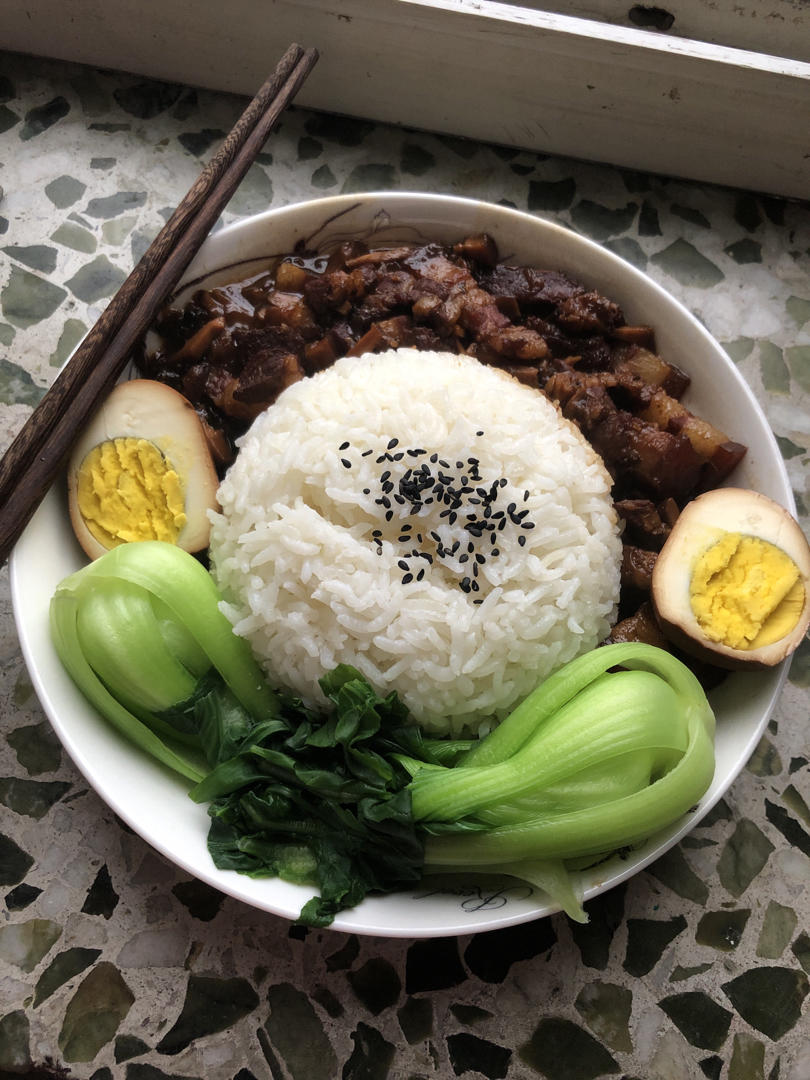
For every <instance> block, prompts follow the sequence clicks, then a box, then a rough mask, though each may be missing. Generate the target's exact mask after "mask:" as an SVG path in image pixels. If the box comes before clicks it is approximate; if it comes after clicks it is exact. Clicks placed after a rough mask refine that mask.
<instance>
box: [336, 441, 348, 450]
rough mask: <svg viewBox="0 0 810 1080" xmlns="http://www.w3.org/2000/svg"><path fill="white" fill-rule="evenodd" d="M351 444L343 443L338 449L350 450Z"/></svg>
mask: <svg viewBox="0 0 810 1080" xmlns="http://www.w3.org/2000/svg"><path fill="white" fill-rule="evenodd" d="M349 445H350V444H349V443H348V442H344V443H341V444H340V446H339V447H338V450H348V449H349Z"/></svg>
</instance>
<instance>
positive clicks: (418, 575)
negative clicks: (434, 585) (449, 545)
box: [416, 567, 425, 581]
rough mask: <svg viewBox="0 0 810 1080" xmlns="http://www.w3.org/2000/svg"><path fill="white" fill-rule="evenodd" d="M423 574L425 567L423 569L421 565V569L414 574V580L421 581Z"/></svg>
mask: <svg viewBox="0 0 810 1080" xmlns="http://www.w3.org/2000/svg"><path fill="white" fill-rule="evenodd" d="M424 576H425V569H424V567H422V569H421V570H420V571H419V573H418V574H417V575H416V580H417V581H421V580H422V578H423V577H424Z"/></svg>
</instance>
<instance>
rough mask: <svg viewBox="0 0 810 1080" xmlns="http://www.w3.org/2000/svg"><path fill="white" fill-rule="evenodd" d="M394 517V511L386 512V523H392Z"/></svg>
mask: <svg viewBox="0 0 810 1080" xmlns="http://www.w3.org/2000/svg"><path fill="white" fill-rule="evenodd" d="M393 516H394V511H393V510H386V511H385V520H386V521H390V520H391V518H392V517H393Z"/></svg>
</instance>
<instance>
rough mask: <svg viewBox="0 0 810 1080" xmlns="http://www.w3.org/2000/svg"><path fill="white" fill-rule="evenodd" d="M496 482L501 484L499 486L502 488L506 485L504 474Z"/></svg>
mask: <svg viewBox="0 0 810 1080" xmlns="http://www.w3.org/2000/svg"><path fill="white" fill-rule="evenodd" d="M498 483H499V484H500V485H501V487H502V488H505V487H506V485H507V479H506V477H505V476H502V477H501V478H500V480H499V481H498Z"/></svg>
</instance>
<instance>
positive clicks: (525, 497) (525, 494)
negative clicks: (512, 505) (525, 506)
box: [523, 490, 529, 502]
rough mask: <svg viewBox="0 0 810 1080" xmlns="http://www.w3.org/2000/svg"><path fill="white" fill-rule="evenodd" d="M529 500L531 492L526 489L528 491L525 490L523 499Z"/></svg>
mask: <svg viewBox="0 0 810 1080" xmlns="http://www.w3.org/2000/svg"><path fill="white" fill-rule="evenodd" d="M528 500H529V492H528V490H526V491H524V492H523V501H524V502H528Z"/></svg>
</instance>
